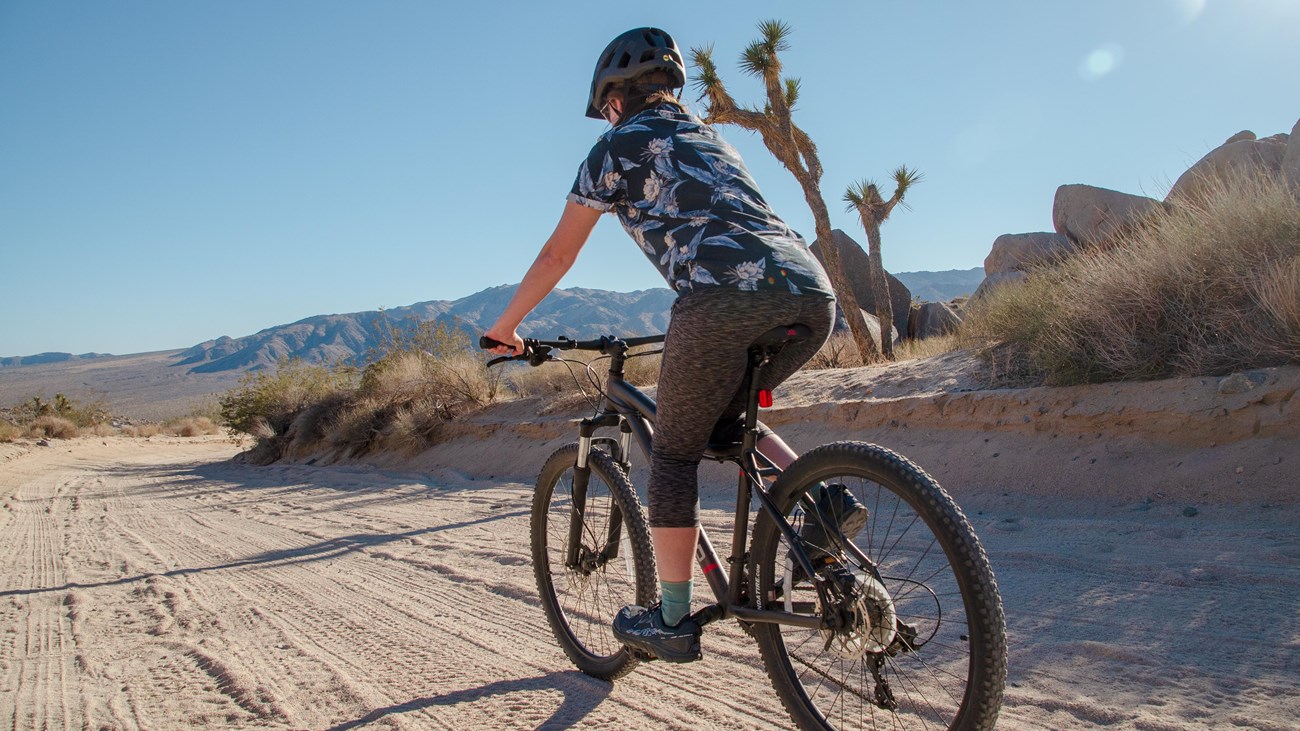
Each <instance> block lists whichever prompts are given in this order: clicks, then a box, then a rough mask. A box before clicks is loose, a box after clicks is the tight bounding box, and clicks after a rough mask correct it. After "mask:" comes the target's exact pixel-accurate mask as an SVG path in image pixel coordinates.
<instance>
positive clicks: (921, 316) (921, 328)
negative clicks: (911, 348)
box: [907, 302, 961, 340]
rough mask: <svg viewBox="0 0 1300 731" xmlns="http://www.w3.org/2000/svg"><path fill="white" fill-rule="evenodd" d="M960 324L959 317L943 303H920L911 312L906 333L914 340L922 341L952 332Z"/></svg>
mask: <svg viewBox="0 0 1300 731" xmlns="http://www.w3.org/2000/svg"><path fill="white" fill-rule="evenodd" d="M960 324H961V316H960V315H958V314H957V312H956V311H955V310H953V308H951V307H949V306H948V305H946V304H944V303H943V302H922V303H921V306H920V307H917V308H915V309H913V310H912V318H911V322H909V323H908V326H907V332H908V335H909V336H910V337H911V338H913V339H915V340H924V339H926V338H932V337H934V336H936V335H947V334H949V333H951V332H954V331H956V330H957V326H958V325H960Z"/></svg>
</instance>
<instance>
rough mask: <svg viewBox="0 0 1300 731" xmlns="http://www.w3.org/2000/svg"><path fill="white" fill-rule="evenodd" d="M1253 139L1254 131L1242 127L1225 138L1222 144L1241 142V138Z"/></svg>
mask: <svg viewBox="0 0 1300 731" xmlns="http://www.w3.org/2000/svg"><path fill="white" fill-rule="evenodd" d="M1255 139H1256V138H1255V133H1254V132H1251V131H1250V130H1248V129H1243V130H1242V131H1240V132H1238V133H1237V134H1235V135H1233V136H1231V137H1229V138H1228V139H1227V141H1226V142H1224V143H1223V144H1225V145H1231V144H1232V143H1234V142H1241V141H1242V140H1250V141H1252V142H1253V141H1254V140H1255Z"/></svg>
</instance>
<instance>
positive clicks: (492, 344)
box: [478, 335, 512, 350]
mask: <svg viewBox="0 0 1300 731" xmlns="http://www.w3.org/2000/svg"><path fill="white" fill-rule="evenodd" d="M478 347H479V348H480V349H481V350H491V349H493V348H496V347H503V348H510V347H512V346H511V345H508V344H506V343H502V342H499V341H497V340H493V339H492V338H489V337H488V336H486V335H484V336H482V337H480V338H479V339H478Z"/></svg>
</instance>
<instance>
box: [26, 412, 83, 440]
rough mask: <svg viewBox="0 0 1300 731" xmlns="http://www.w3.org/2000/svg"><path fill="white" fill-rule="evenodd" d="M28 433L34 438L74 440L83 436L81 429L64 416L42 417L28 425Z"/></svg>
mask: <svg viewBox="0 0 1300 731" xmlns="http://www.w3.org/2000/svg"><path fill="white" fill-rule="evenodd" d="M27 433H28V434H29V435H31V436H34V437H50V438H52V439H72V438H74V437H79V436H81V429H79V428H78V427H77V425H76V424H74V423H73V422H72V421H71V420H69V419H65V418H63V417H62V416H51V415H46V416H40V417H37V418H36V419H34V420H33V421H32V423H30V424H28V425H27Z"/></svg>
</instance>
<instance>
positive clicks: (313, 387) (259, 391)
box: [219, 359, 353, 436]
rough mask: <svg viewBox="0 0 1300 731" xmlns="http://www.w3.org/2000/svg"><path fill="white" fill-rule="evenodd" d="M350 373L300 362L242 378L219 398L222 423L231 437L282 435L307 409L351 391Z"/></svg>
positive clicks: (281, 365)
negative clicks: (232, 435) (336, 394)
mask: <svg viewBox="0 0 1300 731" xmlns="http://www.w3.org/2000/svg"><path fill="white" fill-rule="evenodd" d="M352 381H353V377H352V373H351V372H350V371H348V370H346V369H340V368H331V367H329V366H327V365H321V364H309V363H304V362H303V361H301V360H297V359H289V360H285V361H281V362H280V363H279V365H278V366H277V367H276V369H275V370H274V371H254V372H251V373H248V374H245V375H244V377H243V378H242V379H240V381H239V385H238V386H236V387H235V388H233V389H231V390H230V391H227V392H226V393H225V394H224V395H223V396H221V397H220V399H219V403H220V406H221V422H222V424H223V425H224V426H225V427H226V428H227V429H229V430H230V431H231V433H232V434H234V433H243V434H251V435H253V436H258V434H259V433H264V432H265V430H266V429H267V428H269V429H270V430H271V431H272V433H274V434H277V435H281V434H284V433H285V431H286V430H287V429H288V426H289V424H290V422H292V420H293V417H294V416H295V415H296V414H297V413H298V412H300V411H302V410H303V409H304V408H306V407H307V406H309V405H311V404H312V403H315V402H317V401H320V400H321V399H323V398H326V397H328V396H330V395H332V394H335V393H338V392H340V391H344V390H347V389H350V388H351V387H352Z"/></svg>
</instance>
